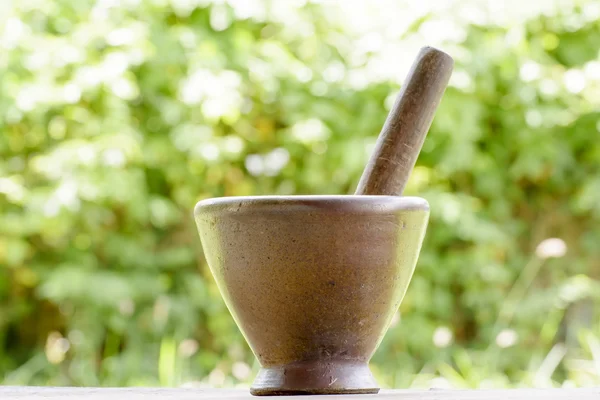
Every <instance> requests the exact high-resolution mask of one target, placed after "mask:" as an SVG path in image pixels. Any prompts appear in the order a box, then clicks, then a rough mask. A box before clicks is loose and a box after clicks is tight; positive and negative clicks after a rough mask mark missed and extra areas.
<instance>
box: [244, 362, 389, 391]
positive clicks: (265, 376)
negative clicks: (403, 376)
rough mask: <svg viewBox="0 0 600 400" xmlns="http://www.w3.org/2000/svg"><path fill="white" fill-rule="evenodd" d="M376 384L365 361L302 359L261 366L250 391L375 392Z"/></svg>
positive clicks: (377, 389) (376, 389) (377, 388)
mask: <svg viewBox="0 0 600 400" xmlns="http://www.w3.org/2000/svg"><path fill="white" fill-rule="evenodd" d="M378 392H379V387H378V386H377V382H375V378H373V375H372V374H371V370H370V369H369V366H368V364H367V363H360V362H354V361H348V360H339V361H338V360H322V361H305V362H297V363H293V364H287V365H282V366H273V367H263V368H261V369H260V371H259V372H258V375H257V377H256V379H255V380H254V383H253V385H252V387H251V388H250V393H252V394H253V395H255V396H285V395H309V394H374V393H378Z"/></svg>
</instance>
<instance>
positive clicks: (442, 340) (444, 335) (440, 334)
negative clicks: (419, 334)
mask: <svg viewBox="0 0 600 400" xmlns="http://www.w3.org/2000/svg"><path fill="white" fill-rule="evenodd" d="M453 337H454V335H453V334H452V331H451V330H450V329H448V328H446V327H445V326H440V327H439V328H437V329H436V330H435V332H434V333H433V344H434V345H435V347H448V346H449V345H450V343H452V339H453Z"/></svg>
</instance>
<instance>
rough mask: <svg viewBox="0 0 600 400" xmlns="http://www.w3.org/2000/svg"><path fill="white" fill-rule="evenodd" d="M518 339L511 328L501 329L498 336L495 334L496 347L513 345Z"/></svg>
mask: <svg viewBox="0 0 600 400" xmlns="http://www.w3.org/2000/svg"><path fill="white" fill-rule="evenodd" d="M518 339H519V335H518V334H517V332H515V331H514V330H512V329H503V330H502V331H501V332H500V333H499V334H498V336H496V344H497V345H498V347H502V348H507V347H511V346H514V345H515V344H516V343H517V340H518Z"/></svg>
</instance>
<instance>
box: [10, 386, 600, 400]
mask: <svg viewBox="0 0 600 400" xmlns="http://www.w3.org/2000/svg"><path fill="white" fill-rule="evenodd" d="M297 398H298V399H299V400H305V399H307V396H298V397H297ZM310 398H311V400H312V399H319V400H363V399H369V400H379V399H381V400H390V399H395V400H534V399H540V400H542V399H544V400H600V387H599V388H596V389H510V390H382V391H381V392H380V393H379V394H375V395H342V396H310ZM0 399H1V400H17V399H18V400H34V399H35V400H42V399H65V400H74V399H81V400H100V399H108V400H142V399H144V400H206V399H221V400H241V399H246V400H249V399H255V400H256V399H260V397H254V396H251V395H250V393H249V392H248V391H247V390H244V389H166V388H156V389H153V388H123V389H120V388H115V389H107V388H51V387H16V386H5V387H0ZM264 399H268V398H264ZM271 399H273V398H271ZM287 399H290V398H289V397H287Z"/></svg>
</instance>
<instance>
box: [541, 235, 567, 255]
mask: <svg viewBox="0 0 600 400" xmlns="http://www.w3.org/2000/svg"><path fill="white" fill-rule="evenodd" d="M566 253H567V244H566V243H565V241H564V240H562V239H559V238H549V239H545V240H542V241H541V242H540V244H538V246H537V248H536V249H535V254H536V255H537V256H538V257H539V258H541V259H542V260H545V259H546V258H560V257H563V256H564V255H565V254H566Z"/></svg>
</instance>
